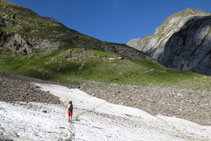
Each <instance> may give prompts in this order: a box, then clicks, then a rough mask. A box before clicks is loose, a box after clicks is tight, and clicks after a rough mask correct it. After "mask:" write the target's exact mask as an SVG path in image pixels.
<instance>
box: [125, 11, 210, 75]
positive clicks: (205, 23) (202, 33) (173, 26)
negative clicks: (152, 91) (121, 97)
mask: <svg viewBox="0 0 211 141" xmlns="http://www.w3.org/2000/svg"><path fill="white" fill-rule="evenodd" d="M210 16H211V14H210V13H206V12H204V11H201V10H196V9H191V8H188V9H186V10H183V11H180V12H178V13H175V14H173V15H171V16H170V17H168V18H167V19H166V20H165V22H164V23H163V24H162V25H161V26H159V27H158V28H157V29H156V32H155V33H154V34H153V35H152V36H151V37H144V38H139V39H133V40H131V41H129V42H128V45H129V46H131V47H134V48H136V49H138V50H141V51H143V52H145V53H147V54H148V55H150V56H152V57H153V58H154V59H155V60H157V61H158V62H160V63H161V64H163V65H165V66H167V67H172V68H178V69H183V70H189V71H193V72H198V73H202V74H211V73H207V69H205V68H204V67H202V66H200V63H199V62H200V61H199V60H198V61H196V60H197V57H196V58H195V59H196V60H195V61H194V65H192V64H191V63H190V61H191V60H190V58H192V57H193V56H191V54H183V53H182V56H183V58H180V57H179V58H177V59H176V60H175V61H173V60H174V59H172V57H173V58H174V56H177V57H178V54H179V53H178V52H183V51H187V52H189V51H191V50H197V53H198V54H197V55H196V54H195V55H196V56H203V55H205V54H206V53H205V52H204V50H203V49H202V48H201V47H203V46H206V48H208V47H207V46H208V45H207V44H211V43H210V37H211V35H210V26H211V22H210ZM178 38H180V39H181V40H182V41H181V40H180V42H179V43H178V42H177V43H176V41H178ZM206 41H208V42H206ZM170 42H171V44H170ZM173 42H174V43H173ZM204 42H206V45H205V44H203V43H204ZM195 45H196V46H195ZM184 46H186V47H185V48H184ZM193 46H194V47H193ZM193 48H194V49H193ZM199 48H200V49H199ZM170 49H171V50H170ZM198 49H199V50H201V51H202V50H203V51H202V52H203V53H202V54H203V55H202V54H201V52H200V51H199V50H198ZM167 50H168V51H167ZM173 50H174V51H173ZM206 50H207V51H209V49H206ZM194 53H195V52H194ZM167 54H168V55H167ZM192 55H193V54H192ZM167 56H171V57H170V58H171V60H168V57H167ZM182 56H181V57H182ZM175 58H176V57H175ZM184 58H185V59H184ZM188 58H189V59H188ZM200 58H201V57H200ZM202 58H203V57H202ZM192 59H193V58H192ZM192 61H193V60H192ZM164 62H165V63H164ZM184 62H185V63H184ZM196 62H197V63H196ZM172 63H176V64H172ZM198 63H199V64H198ZM206 67H207V65H206ZM210 67H211V66H210ZM196 68H201V69H196Z"/></svg>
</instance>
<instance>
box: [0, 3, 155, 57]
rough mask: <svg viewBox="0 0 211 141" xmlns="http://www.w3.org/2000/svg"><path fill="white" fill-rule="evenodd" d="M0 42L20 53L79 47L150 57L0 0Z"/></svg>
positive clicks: (5, 48) (10, 49) (6, 48)
mask: <svg viewBox="0 0 211 141" xmlns="http://www.w3.org/2000/svg"><path fill="white" fill-rule="evenodd" d="M0 45H1V48H0V49H1V50H7V51H13V52H16V53H18V54H21V55H26V54H33V53H36V49H37V50H48V49H64V48H70V47H80V48H86V49H97V50H103V51H106V52H111V53H117V54H120V55H123V56H127V57H131V58H134V59H139V60H145V59H148V60H152V59H151V57H148V56H146V55H145V53H143V52H141V51H138V50H135V49H132V48H130V47H128V46H127V45H124V44H115V43H109V42H103V41H100V40H98V39H95V38H93V37H90V36H87V35H84V34H81V33H79V32H77V31H75V30H72V29H69V28H67V27H65V26H64V25H63V24H61V23H59V22H57V21H56V20H53V19H51V18H46V17H41V16H39V15H38V14H37V13H35V12H33V11H31V10H29V9H26V8H23V7H20V6H18V5H15V4H12V3H9V2H6V1H3V0H1V1H0Z"/></svg>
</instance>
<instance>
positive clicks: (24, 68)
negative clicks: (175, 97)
mask: <svg viewBox="0 0 211 141" xmlns="http://www.w3.org/2000/svg"><path fill="white" fill-rule="evenodd" d="M0 70H3V71H7V72H11V73H15V74H20V75H25V76H30V77H34V78H40V79H44V80H53V81H57V82H61V83H67V84H68V83H71V81H72V80H73V79H82V80H96V81H101V82H107V83H118V84H132V85H133V84H134V85H148V84H158V85H159V84H175V83H181V82H183V81H187V80H191V79H193V78H201V77H202V75H199V74H195V73H191V72H186V71H180V70H175V69H167V68H165V67H163V66H161V65H159V64H157V63H154V62H147V61H137V60H132V59H129V58H122V57H120V56H119V55H115V54H111V53H106V52H103V51H97V50H87V49H83V48H71V49H63V50H60V51H56V50H51V51H45V52H44V51H43V52H38V53H37V54H34V55H27V56H18V55H16V54H12V53H8V52H1V54H0Z"/></svg>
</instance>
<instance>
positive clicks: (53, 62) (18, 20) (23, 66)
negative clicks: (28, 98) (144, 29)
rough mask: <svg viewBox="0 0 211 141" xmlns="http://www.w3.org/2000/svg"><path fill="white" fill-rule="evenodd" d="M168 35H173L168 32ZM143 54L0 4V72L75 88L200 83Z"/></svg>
mask: <svg viewBox="0 0 211 141" xmlns="http://www.w3.org/2000/svg"><path fill="white" fill-rule="evenodd" d="M191 11H192V12H194V10H191ZM199 12H201V13H202V14H204V15H208V14H207V13H204V12H202V11H199ZM185 16H186V13H184V16H183V17H185ZM180 18H181V16H179V15H178V19H180ZM169 21H170V22H169ZM169 21H168V19H167V21H166V22H165V23H166V24H167V25H168V23H172V24H169V25H168V27H169V26H171V25H172V27H177V26H179V27H182V26H181V24H180V25H177V24H173V23H177V22H175V20H174V18H173V20H172V19H169ZM178 24H179V23H178ZM161 28H164V27H162V26H161V27H159V28H158V29H157V34H156V39H159V38H160V39H159V42H158V43H159V44H161V43H164V42H163V38H164V37H166V36H167V34H166V33H162V34H161V31H165V28H164V29H161ZM182 29H183V28H181V30H182ZM178 31H179V29H178ZM168 32H169V33H168V34H171V35H173V34H174V32H172V30H169V31H168ZM184 34H185V33H184ZM154 37H155V35H154V36H152V37H151V36H146V37H145V39H143V45H147V46H148V44H150V46H151V47H155V46H154V42H153V41H154V40H152V39H153V38H154ZM167 37H168V36H167ZM206 37H207V36H206ZM169 39H170V37H169ZM166 40H167V39H166ZM172 40H173V39H172ZM206 42H207V40H204V43H206ZM158 43H156V45H157V44H158ZM168 44H172V42H169V43H168ZM143 45H142V46H143ZM147 48H148V47H146V48H144V49H147ZM144 49H140V48H136V49H135V48H132V47H130V46H128V45H125V44H118V43H109V42H104V41H101V40H98V39H96V38H93V37H90V36H87V35H84V34H81V33H79V32H77V31H75V30H73V29H70V28H68V27H66V26H64V25H63V24H61V23H59V22H57V21H56V20H54V19H51V18H46V17H42V16H39V15H38V14H37V13H35V12H33V11H32V10H29V9H27V8H23V7H21V6H18V5H16V4H13V3H10V2H6V1H4V0H0V71H4V72H10V73H14V74H19V75H24V76H29V77H33V78H38V79H43V80H50V81H56V82H61V83H65V84H71V83H74V84H76V85H77V84H78V83H80V82H81V81H83V80H94V81H101V82H106V83H117V84H130V85H151V84H164V83H166V84H170V83H172V84H174V83H177V82H182V81H188V80H190V79H191V80H192V79H193V78H200V79H201V78H202V75H199V74H195V73H192V72H187V71H181V70H176V69H168V68H166V67H163V66H162V65H160V64H158V63H157V62H156V61H155V59H157V58H162V57H155V56H154V55H153V49H154V48H148V49H149V50H148V51H146V50H144ZM155 49H156V48H155ZM156 50H159V49H156ZM156 50H155V51H156ZM149 51H151V52H149ZM144 52H146V53H144ZM147 54H149V55H151V56H152V57H153V58H155V59H153V58H152V57H151V56H149V55H147ZM155 55H156V54H155ZM166 55H168V53H167V54H166ZM171 57H172V56H171ZM163 58H165V57H163ZM170 59H171V58H170ZM167 63H168V61H167ZM188 84H189V83H188ZM208 84H209V83H208ZM182 85H183V84H182Z"/></svg>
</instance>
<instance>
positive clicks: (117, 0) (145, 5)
mask: <svg viewBox="0 0 211 141" xmlns="http://www.w3.org/2000/svg"><path fill="white" fill-rule="evenodd" d="M7 1H10V2H14V3H16V4H18V5H21V6H23V7H26V8H29V9H32V10H33V11H35V12H37V13H38V14H39V15H41V16H45V17H51V18H54V19H56V20H57V21H59V22H61V23H63V24H64V25H66V26H67V27H69V28H72V29H75V30H77V31H79V32H81V33H84V34H86V35H89V36H93V37H95V38H98V39H100V40H103V41H109V42H116V43H127V42H128V41H129V40H131V39H133V38H140V37H144V36H145V35H152V34H153V33H154V32H155V29H156V28H157V27H158V26H160V25H161V24H162V23H163V22H164V20H165V19H166V18H167V17H168V16H170V15H171V14H173V13H175V12H178V11H181V10H184V9H186V8H194V9H201V10H203V11H206V12H209V13H211V0H7Z"/></svg>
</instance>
